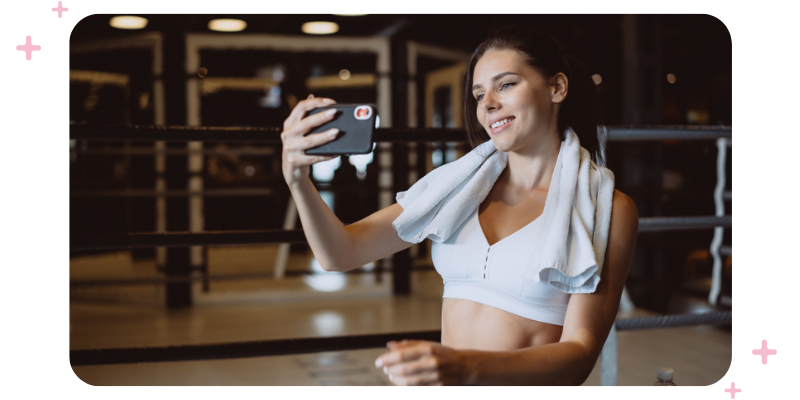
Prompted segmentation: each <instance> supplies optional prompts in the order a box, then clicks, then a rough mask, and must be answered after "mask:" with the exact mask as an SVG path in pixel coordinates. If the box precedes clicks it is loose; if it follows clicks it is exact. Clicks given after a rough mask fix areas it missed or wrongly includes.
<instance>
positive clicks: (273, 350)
mask: <svg viewBox="0 0 800 400" xmlns="http://www.w3.org/2000/svg"><path fill="white" fill-rule="evenodd" d="M279 133H280V129H278V128H256V127H195V126H192V127H187V126H110V125H109V126H102V125H71V126H70V139H71V140H92V141H94V140H96V141H152V142H156V141H173V142H203V141H225V142H260V143H270V144H280V136H279ZM607 134H608V135H607V136H608V141H610V142H623V141H662V140H687V141H688V140H706V141H711V140H714V141H716V144H717V153H718V154H717V184H716V187H715V190H714V199H713V200H714V204H715V214H714V215H708V216H685V217H642V218H640V220H639V233H640V234H647V233H650V232H663V231H676V230H695V229H713V230H714V237H713V240H712V243H711V244H710V247H709V252H710V254H711V257H712V259H713V269H712V285H711V290H710V292H709V297H708V298H709V303H710V304H712V305H716V304H717V303H718V302H719V298H720V290H721V289H720V288H721V279H722V261H721V260H722V258H721V256H724V255H729V254H730V253H731V248H730V247H727V246H722V238H723V233H724V229H725V228H730V227H731V226H732V217H731V216H730V215H726V212H725V203H724V201H725V200H730V199H731V197H732V196H731V192H730V191H726V190H725V187H726V182H727V176H726V168H725V166H726V161H727V152H728V148H729V147H731V143H732V142H731V136H732V135H731V128H730V127H697V126H691V127H687V126H657V127H609V128H608V131H607ZM374 139H375V141H376V142H378V143H393V144H400V146H397V148H393V149H391V152H392V156H393V157H392V169H393V171H392V172H393V176H394V178H395V179H393V186H392V190H396V191H401V190H405V189H406V187H403V186H404V185H403V182H406V181H408V179H407V177H408V176H409V172H410V169H411V167H412V166H410V165H409V163H408V157H404V156H403V152H402V151H403V150H404V149H407V147H404V146H403V145H407V144H409V143H425V142H462V143H463V142H464V139H465V135H464V131H463V130H461V129H434V128H407V129H404V128H385V129H379V130H377V132H376V136H375V138H374ZM423 148H424V146H415V150H416V151H420V150H424V149H423ZM379 149H381V146H378V147H377V148H376V152H378V151H379ZM162 151H164V152H166V151H169V149H163V148H162ZM188 151H195V152H201V153H206V154H208V153H207V152H208V151H209V150H203V149H202V147H201V148H200V149H199V150H198V149H192V150H188ZM182 152H183V154H186V153H187V151H186V150H183V151H182ZM150 154H152V152H151V153H150ZM277 154H279V152H278V153H277ZM376 161H377V160H376ZM414 167H417V171H418V172H419V171H420V168H419V167H420V165H415V166H414ZM321 185H322V186H324V185H326V184H321ZM284 186H285V185H282V186H281V185H279V187H269V188H259V189H249V191H240V192H239V194H240V195H241V194H244V195H248V193H250V194H253V193H255V194H258V195H264V194H274V193H284V192H285V194H286V195H288V189H286V188H285V187H284ZM331 189H333V190H335V188H331ZM217 190H218V191H219V189H217ZM228 191H230V190H229V189H228ZM229 194H230V193H220V192H216V193H215V192H214V190H202V189H197V188H193V189H186V190H166V189H163V188H161V189H160V190H159V189H155V190H138V191H133V190H122V191H117V192H115V193H109V192H107V191H106V192H91V191H89V192H80V191H77V192H76V193H72V194H71V195H73V196H87V197H102V196H146V197H150V196H152V197H162V198H163V197H166V196H170V197H190V198H191V197H203V196H214V195H229ZM292 205H293V203H292V202H291V201H290V202H289V207H288V210H287V223H286V224H284V227H285V229H272V230H246V231H202V232H197V231H193V232H181V231H178V232H126V233H121V234H113V235H109V234H102V235H100V234H88V235H81V236H73V237H71V238H70V250H108V249H136V248H155V247H173V248H174V247H184V248H190V247H192V246H212V245H232V244H279V245H283V246H288V244H292V243H307V242H306V239H305V236H304V234H303V231H302V230H298V229H288V227H291V226H294V222H293V221H294V220H293V219H292V218H290V215H288V214H291V213H292V212H293V211H292V210H293V208H292ZM292 217H293V216H292ZM290 222H291V223H290ZM283 248H284V249H285V251H286V252H288V247H283ZM412 263H413V259H412V257H411V255H410V250H404V251H402V252H399V253H398V254H395V255H394V256H392V259H391V270H392V274H393V275H394V277H395V279H394V281H393V282H394V293H395V294H409V293H410V290H409V285H410V283H409V278H408V276H409V275H410V272H411V270H412ZM278 264H280V263H278ZM191 272H192V270H191V269H189V270H188V272H186V273H183V274H177V275H176V274H167V276H165V277H164V278H163V279H150V280H140V281H138V282H137V281H124V282H116V283H115V282H110V283H109V282H107V283H108V284H137V283H138V284H153V283H156V284H169V283H176V282H177V283H191V282H193V281H198V280H200V281H203V282H204V284H205V285H207V284H208V281H209V280H210V279H214V278H213V277H209V276H207V274H206V273H207V271H203V270H202V269H201V272H203V276H201V277H197V276H193V275H192V273H191ZM354 272H355V271H354ZM357 272H358V273H370V272H369V271H357ZM374 272H376V271H372V273H374ZM282 275H283V271H281V273H280V276H276V278H280V277H282ZM234 278H237V277H236V276H233V277H223V279H234ZM238 278H242V276H238ZM70 284H71V286H72V287H76V286H80V285H82V284H86V283H81V282H71V283H70ZM620 307H621V308H626V307H631V308H632V304H631V303H630V299H629V298H628V297H627V295H626V294H625V293H624V294H623V298H622V300H621V305H620ZM731 321H732V312H731V311H715V312H706V313H687V314H673V315H662V316H653V317H641V318H624V319H617V320H616V322H615V324H614V325H613V326H612V329H611V331H610V333H609V336H608V339H607V341H606V343H605V346H604V348H603V350H602V353H601V356H600V375H601V384H602V385H615V384H616V381H617V363H616V340H617V338H616V332H617V331H626V330H642V329H662V328H669V327H679V326H695V325H715V324H730V323H731ZM440 338H441V331H440V330H431V331H418V332H396V333H390V334H375V335H353V336H335V337H319V338H299V339H288V340H287V339H283V340H264V341H248V342H232V343H214V344H200V345H185V346H164V347H136V348H105V349H103V348H101V349H90V350H71V351H70V362H71V364H72V366H88V365H106V364H120V363H146V362H162V361H188V360H208V359H227V358H242V357H260V356H272V355H287V354H301V353H318V352H325V351H342V350H356V349H368V348H379V347H385V344H386V342H387V341H390V340H402V339H418V340H430V341H437V342H438V341H440Z"/></svg>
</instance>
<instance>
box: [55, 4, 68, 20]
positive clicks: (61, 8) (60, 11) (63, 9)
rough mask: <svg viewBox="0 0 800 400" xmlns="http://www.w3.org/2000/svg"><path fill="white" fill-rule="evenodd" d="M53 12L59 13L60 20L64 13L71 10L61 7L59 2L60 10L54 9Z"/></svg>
mask: <svg viewBox="0 0 800 400" xmlns="http://www.w3.org/2000/svg"><path fill="white" fill-rule="evenodd" d="M52 10H53V11H58V18H61V13H62V12H64V11H69V8H63V7H61V2H60V1H59V2H58V8H53V9H52Z"/></svg>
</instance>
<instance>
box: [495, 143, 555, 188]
mask: <svg viewBox="0 0 800 400" xmlns="http://www.w3.org/2000/svg"><path fill="white" fill-rule="evenodd" d="M560 149H561V136H560V135H559V134H558V131H557V130H556V131H554V132H553V134H549V135H544V136H543V137H542V139H541V140H540V141H537V142H536V143H531V144H530V145H528V146H525V147H524V148H521V149H515V150H512V151H509V152H508V166H506V169H505V170H504V171H503V173H502V174H501V176H500V179H503V180H504V181H505V182H506V184H508V185H509V186H511V187H513V188H515V189H516V190H519V191H522V192H527V191H530V190H533V189H537V188H542V187H543V188H548V187H550V180H551V178H552V176H553V170H555V168H556V161H558V152H559V150H560Z"/></svg>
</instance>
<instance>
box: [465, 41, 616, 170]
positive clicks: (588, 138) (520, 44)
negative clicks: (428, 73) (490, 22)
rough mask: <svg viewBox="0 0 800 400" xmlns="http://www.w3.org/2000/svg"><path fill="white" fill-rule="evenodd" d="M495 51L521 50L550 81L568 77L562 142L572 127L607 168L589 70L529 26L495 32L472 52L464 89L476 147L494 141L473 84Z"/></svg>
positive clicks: (468, 125)
mask: <svg viewBox="0 0 800 400" xmlns="http://www.w3.org/2000/svg"><path fill="white" fill-rule="evenodd" d="M492 49H512V50H516V51H518V52H519V53H520V54H522V55H523V56H524V57H525V61H526V63H527V64H528V65H529V66H530V67H531V68H533V69H535V70H536V71H537V72H539V73H540V74H541V75H542V76H543V77H544V78H545V79H546V80H548V81H550V79H551V78H553V77H554V76H555V75H556V74H557V73H559V72H561V73H563V74H564V75H566V77H567V82H568V84H569V89H568V90H569V91H568V92H567V97H566V98H565V99H564V101H563V102H562V103H561V108H560V109H559V113H558V131H559V134H560V135H561V140H564V138H565V132H566V129H567V127H572V129H573V130H574V131H575V133H576V134H577V135H578V139H579V140H580V142H581V147H583V148H585V149H586V150H588V151H589V154H591V155H592V160H594V161H595V162H596V163H598V164H600V165H604V164H605V160H603V155H602V151H601V150H600V143H601V141H602V137H601V135H603V132H604V131H603V130H602V129H600V127H599V125H600V105H599V102H598V98H597V89H595V85H594V82H593V81H592V78H591V76H590V75H589V71H588V70H587V68H586V66H585V65H584V64H583V63H582V62H581V61H580V60H578V59H577V58H576V57H575V56H573V55H571V54H567V53H565V51H564V48H563V47H562V45H561V43H559V42H558V40H556V39H555V38H554V37H552V36H550V35H548V34H546V33H544V32H540V31H537V30H534V29H530V28H525V27H516V26H509V27H505V28H501V29H499V30H497V31H495V32H494V33H492V34H491V35H490V36H489V37H488V38H487V39H486V40H484V41H483V43H481V44H480V45H479V46H478V48H477V49H475V52H474V53H472V58H471V59H470V61H469V69H467V79H466V86H465V90H464V119H465V121H464V126H465V127H466V130H467V137H468V138H469V143H470V145H471V146H472V148H475V147H477V146H478V145H480V144H481V143H484V142H486V141H487V140H490V138H489V135H488V134H487V133H486V131H485V130H484V128H483V126H481V124H480V122H479V121H478V117H477V115H476V110H477V107H478V103H477V101H476V100H475V98H474V97H472V84H473V72H474V70H475V65H476V64H477V63H478V60H480V58H481V57H483V55H484V54H485V53H486V52H487V51H489V50H492Z"/></svg>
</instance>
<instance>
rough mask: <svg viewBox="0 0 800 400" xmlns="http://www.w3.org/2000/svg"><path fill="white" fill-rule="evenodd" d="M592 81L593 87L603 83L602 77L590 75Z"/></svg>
mask: <svg viewBox="0 0 800 400" xmlns="http://www.w3.org/2000/svg"><path fill="white" fill-rule="evenodd" d="M592 81H594V84H595V85H599V84H601V83H603V77H602V76H600V74H594V75H592Z"/></svg>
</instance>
